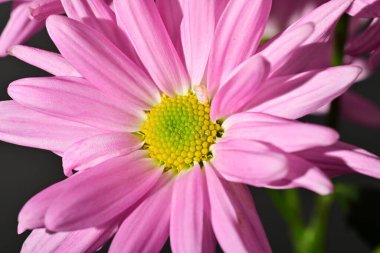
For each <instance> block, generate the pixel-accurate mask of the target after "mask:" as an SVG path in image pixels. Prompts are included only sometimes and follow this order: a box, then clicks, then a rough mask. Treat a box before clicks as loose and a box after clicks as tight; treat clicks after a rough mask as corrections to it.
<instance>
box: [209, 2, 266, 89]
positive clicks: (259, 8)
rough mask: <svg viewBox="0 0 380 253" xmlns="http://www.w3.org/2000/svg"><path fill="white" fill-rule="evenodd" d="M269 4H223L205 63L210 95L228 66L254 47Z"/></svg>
mask: <svg viewBox="0 0 380 253" xmlns="http://www.w3.org/2000/svg"><path fill="white" fill-rule="evenodd" d="M271 3H272V1H271V0H257V1H251V0H240V1H230V2H229V3H228V4H227V6H226V8H225V10H224V12H223V14H222V16H221V17H220V19H219V22H218V24H217V26H216V30H215V36H214V43H213V45H212V48H211V53H210V59H209V63H208V70H207V86H208V91H209V95H210V96H212V95H214V94H215V92H216V91H217V90H218V87H219V85H220V84H221V83H223V82H224V81H225V80H226V79H227V78H228V76H229V74H230V72H231V71H232V69H234V68H235V67H236V66H237V65H239V64H240V63H241V62H243V61H244V60H245V59H247V58H248V57H250V56H251V55H252V54H253V53H254V52H255V50H256V49H257V46H258V44H259V42H260V39H261V36H262V34H263V31H264V27H265V24H266V21H267V19H268V15H269V12H270V7H271ZM242 31H244V32H243V33H242Z"/></svg>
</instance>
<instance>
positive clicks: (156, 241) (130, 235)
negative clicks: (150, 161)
mask: <svg viewBox="0 0 380 253" xmlns="http://www.w3.org/2000/svg"><path fill="white" fill-rule="evenodd" d="M170 177H171V176H168V175H163V176H162V178H161V180H160V181H159V182H158V183H157V185H156V186H155V187H154V189H152V190H151V192H150V193H149V194H148V196H146V197H145V199H144V200H143V201H142V203H141V204H140V205H139V206H138V207H137V208H136V209H135V210H133V212H132V213H131V214H130V215H129V216H128V217H127V218H126V219H125V221H124V222H123V224H122V225H121V226H120V228H119V231H118V232H117V234H116V236H115V238H114V240H113V241H112V244H111V248H110V251H109V252H110V253H120V252H141V253H154V252H160V250H161V248H162V247H163V246H164V244H165V242H166V240H167V238H168V236H169V220H170V206H171V199H172V189H173V180H171V178H170Z"/></svg>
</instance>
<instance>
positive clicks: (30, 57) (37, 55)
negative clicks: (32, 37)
mask: <svg viewBox="0 0 380 253" xmlns="http://www.w3.org/2000/svg"><path fill="white" fill-rule="evenodd" d="M8 53H9V54H10V55H12V56H14V57H17V58H18V59H20V60H22V61H24V62H26V63H28V64H30V65H33V66H35V67H37V68H40V69H42V70H45V71H46V72H49V73H50V74H52V75H55V76H76V77H80V76H81V75H80V74H79V73H78V72H77V71H76V69H75V68H74V67H73V66H72V65H71V64H70V63H68V62H67V61H66V60H65V58H63V57H62V56H61V55H60V54H57V53H53V52H49V51H45V50H42V49H38V48H33V47H28V46H21V45H17V46H13V47H11V48H10V49H9V50H8Z"/></svg>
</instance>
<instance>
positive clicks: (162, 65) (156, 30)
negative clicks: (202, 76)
mask: <svg viewBox="0 0 380 253" xmlns="http://www.w3.org/2000/svg"><path fill="white" fill-rule="evenodd" d="M114 3H115V10H116V15H117V16H118V18H120V21H121V26H122V28H123V29H124V30H125V32H126V33H127V34H128V35H129V38H130V39H131V41H132V43H133V45H134V46H135V49H136V51H137V54H138V55H139V56H140V59H141V61H142V62H143V64H144V65H145V67H146V69H147V71H148V72H149V74H150V76H151V77H152V79H153V80H154V81H155V83H156V84H157V86H158V87H159V88H160V89H161V90H162V91H163V92H165V93H166V94H168V95H174V94H186V93H187V91H188V89H189V80H188V76H187V73H186V70H185V68H184V66H183V64H182V61H181V59H180V58H179V56H178V53H177V51H176V50H175V48H174V46H173V43H172V42H171V40H170V37H169V35H168V33H167V31H166V29H165V26H164V23H163V21H162V19H161V17H160V14H159V12H158V10H157V7H156V5H155V3H154V1H150V0H141V1H124V0H115V1H114Z"/></svg>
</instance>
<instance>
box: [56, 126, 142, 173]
mask: <svg viewBox="0 0 380 253" xmlns="http://www.w3.org/2000/svg"><path fill="white" fill-rule="evenodd" d="M142 145H143V143H142V140H141V139H140V138H139V137H137V136H135V135H132V134H129V133H106V134H102V135H97V136H94V137H91V138H88V139H84V140H82V141H79V142H77V143H74V144H73V145H72V146H71V147H70V148H69V149H68V150H67V151H66V152H65V153H64V154H63V168H64V171H65V174H66V175H70V174H72V170H77V171H80V170H84V169H87V168H91V167H94V166H96V165H98V164H100V163H102V162H104V161H106V160H108V159H111V158H114V157H118V156H123V155H127V154H129V153H131V152H133V151H136V150H137V149H139V148H141V146H142Z"/></svg>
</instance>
